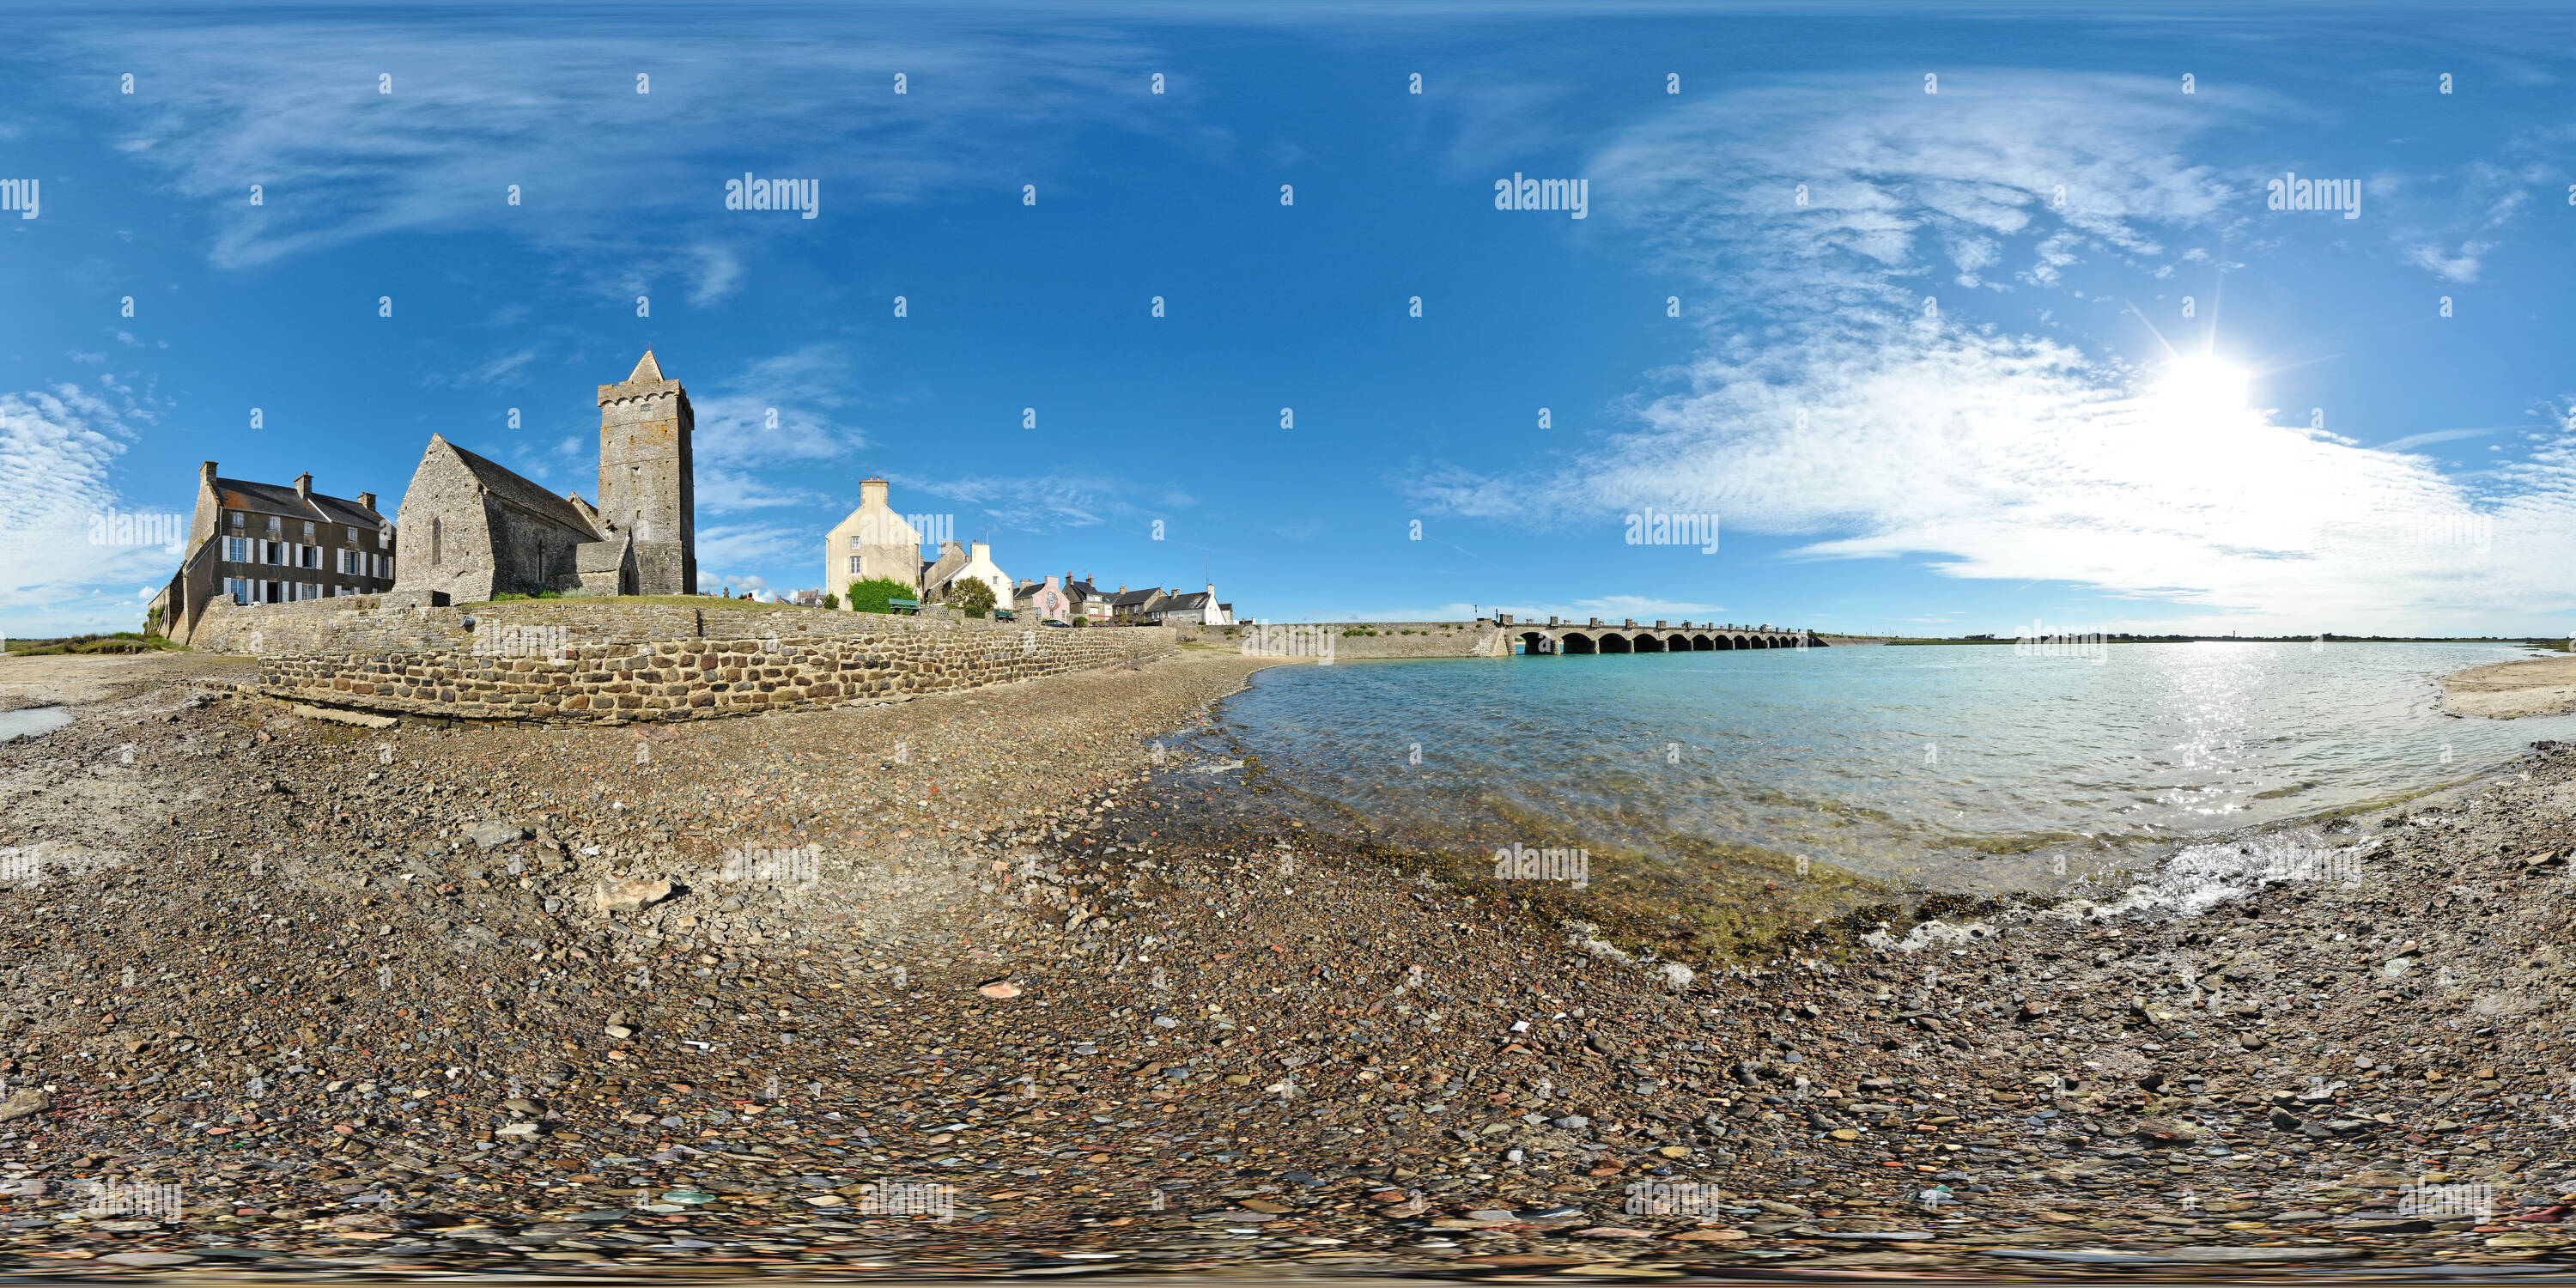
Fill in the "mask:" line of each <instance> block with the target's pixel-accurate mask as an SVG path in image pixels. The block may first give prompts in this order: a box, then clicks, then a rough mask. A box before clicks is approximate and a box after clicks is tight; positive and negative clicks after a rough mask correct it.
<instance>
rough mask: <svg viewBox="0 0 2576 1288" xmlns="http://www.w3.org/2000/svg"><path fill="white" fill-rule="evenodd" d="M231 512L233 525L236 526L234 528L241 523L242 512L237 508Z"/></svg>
mask: <svg viewBox="0 0 2576 1288" xmlns="http://www.w3.org/2000/svg"><path fill="white" fill-rule="evenodd" d="M231 513H232V516H233V526H234V527H236V528H238V527H240V526H241V525H242V512H241V511H239V510H234V511H232V512H231Z"/></svg>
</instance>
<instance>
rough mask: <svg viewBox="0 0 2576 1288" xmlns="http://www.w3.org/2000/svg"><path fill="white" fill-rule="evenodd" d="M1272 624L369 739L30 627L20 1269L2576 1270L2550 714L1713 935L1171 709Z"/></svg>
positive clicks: (382, 732) (5, 671) (1213, 715)
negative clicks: (1744, 937) (1681, 935)
mask: <svg viewBox="0 0 2576 1288" xmlns="http://www.w3.org/2000/svg"><path fill="white" fill-rule="evenodd" d="M1272 664H1274V663H1272V662H1268V661H1264V660H1259V659H1248V658H1242V657H1239V656H1235V655H1233V654H1230V653H1225V652H1221V651H1216V650H1202V649H1185V650H1183V651H1182V652H1181V653H1180V654H1179V655H1177V656H1174V657H1171V658H1167V659H1163V660H1159V661H1154V662H1147V663H1140V664H1136V665H1132V666H1122V667H1118V668H1112V669H1105V670H1099V671H1090V672H1082V673H1077V674H1069V675H1060V676H1053V677H1048V678H1045V679H1041V680H1035V681H1030V682H1026V683H1021V684H1016V685H1009V686H1001V687H995V688H990V689H982V690H975V691H971V692H964V693H955V694H945V695H940V696H936V697H924V698H917V699H914V700H912V701H909V702H900V703H886V704H879V705H874V706H866V707H849V708H839V709H832V710H825V711H815V712H804V713H794V714H777V715H768V716H761V717H756V718H748V719H739V720H725V721H711V722H704V723H697V724H691V725H687V726H682V727H677V728H669V727H651V728H645V727H587V726H586V727H578V728H520V727H505V726H494V725H475V724H467V723H442V722H437V721H429V722H422V721H417V720H409V719H406V720H404V721H402V722H401V723H400V724H398V725H396V726H394V727H391V728H383V729H373V728H362V727H355V726H352V725H349V724H345V723H341V722H339V721H337V720H334V719H330V718H327V717H322V716H316V715H298V714H296V713H295V712H294V710H293V709H292V708H291V707H289V706H287V705H285V704H281V703H279V702H276V701H273V700H271V699H267V698H263V697H260V696H257V695H255V694H252V693H250V692H249V691H248V683H249V681H250V678H251V677H250V668H249V664H248V663H247V662H241V661H226V660H223V659H212V658H206V657H202V656H190V655H169V656H146V657H140V658H130V659H128V658H101V659H77V660H74V659H41V660H39V659H10V660H6V661H0V695H5V696H6V697H7V698H8V699H9V700H10V704H13V705H28V704H35V703H42V702H46V701H54V702H61V703H64V704H65V705H67V706H69V707H70V708H71V709H72V710H73V712H74V715H75V719H74V720H73V721H72V723H70V724H69V725H67V726H65V727H63V728H60V729H58V730H55V731H53V732H51V733H47V734H44V735H42V736H40V737H33V738H25V739H20V740H17V741H14V742H10V743H7V744H0V785H5V790H6V793H7V799H8V800H9V801H10V805H9V807H8V809H7V811H6V814H5V816H0V863H6V864H7V865H8V866H6V867H0V941H5V943H6V951H5V953H0V1272H5V1273H10V1274H16V1275H29V1276H35V1275H41V1276H46V1277H61V1276H64V1275H67V1274H82V1275H136V1274H144V1275H149V1274H154V1273H175V1272H179V1271H181V1270H183V1269H184V1270H185V1271H186V1272H188V1273H199V1272H203V1271H207V1270H213V1269H222V1268H233V1267H238V1268H242V1269H254V1270H259V1271H293V1272H297V1273H318V1272H338V1271H347V1272H351V1273H360V1272H363V1273H374V1274H386V1273H400V1272H407V1271H417V1272H429V1271H439V1270H458V1269H464V1270H486V1271H488V1270H507V1271H510V1272H513V1273H535V1274H543V1273H562V1274H585V1275H597V1274H600V1273H604V1272H615V1271H616V1270H617V1269H618V1268H619V1267H632V1268H634V1269H635V1271H636V1272H637V1273H642V1272H644V1271H645V1269H646V1268H648V1267H650V1268H653V1269H654V1270H655V1272H656V1273H661V1272H665V1271H668V1272H682V1271H685V1272H686V1273H687V1274H690V1275H694V1276H723V1275H728V1274H748V1273H778V1272H780V1271H782V1270H788V1271H803V1272H814V1273H832V1274H836V1275H882V1276H888V1277H892V1276H902V1277H925V1276H942V1275H990V1274H997V1273H1116V1272H1122V1271H1123V1272H1130V1273H1161V1272H1178V1271H1191V1272H1199V1273H1205V1272H1209V1271H1219V1270H1240V1271H1244V1272H1246V1273H1252V1272H1261V1273H1281V1272H1287V1271H1289V1270H1291V1269H1294V1270H1295V1271H1296V1272H1298V1273H1303V1274H1329V1273H1332V1272H1335V1271H1346V1272H1365V1273H1369V1274H1373V1275H1377V1274H1390V1273H1392V1274H1407V1273H1412V1274H1435V1275H1439V1276H1441V1277H1448V1278H1456V1277H1462V1276H1463V1277H1475V1278H1498V1279H1514V1280H1519V1279H1526V1278H1528V1277H1531V1276H1538V1277H1547V1278H1559V1277H1562V1278H1576V1279H1582V1278H1659V1277H1675V1276H1687V1275H1693V1274H1707V1275H1733V1274H1741V1273H1746V1272H1747V1271H1748V1269H1749V1268H1752V1267H1759V1266H1788V1265H1794V1266H1795V1267H1797V1268H1799V1269H1801V1270H1805V1271H1812V1272H1814V1273H1818V1274H1827V1273H1843V1274H1851V1275H1855V1276H1861V1275H1871V1274H1881V1273H1887V1272H1891V1271H1896V1272H1925V1273H1932V1272H1938V1273H1952V1272H1955V1273H1962V1274H1973V1275H1977V1276H1980V1277H1986V1278H1999V1277H2014V1276H2032V1277H2063V1276H2066V1275H2075V1274H2092V1273H2096V1272H2102V1271H2117V1270H2131V1269H2163V1270H2171V1271H2179V1272H2193V1273H2224V1274H2226V1275H2228V1276H2231V1277H2242V1276H2246V1275H2252V1274H2261V1273H2273V1272H2278V1273H2295V1272H2313V1271H2315V1270H2317V1269H2318V1268H2321V1267H2328V1266H2332V1267H2336V1268H2341V1269H2357V1268H2363V1267H2369V1268H2373V1269H2386V1268H2405V1267H2422V1266H2429V1265H2432V1264H2434V1263H2448V1264H2462V1263H2489V1264H2493V1265H2497V1266H2505V1265H2519V1264H2521V1263H2530V1262H2548V1261H2554V1260H2557V1259H2559V1258H2561V1257H2563V1256H2566V1255H2568V1253H2567V1249H2568V1247H2569V1246H2570V1240H2569V1239H2568V1238H2566V1237H2565V1236H2564V1235H2563V1234H2562V1233H2561V1231H2562V1229H2563V1228H2564V1221H2563V1219H2564V1218H2565V1217H2566V1216H2567V1215H2568V1213H2569V1212H2570V1210H2571V1207H2576V1168H2571V1160H2570V1156H2569V1154H2568V1153H2567V1149H2566V1145H2567V1142H2568V1141H2569V1139H2570V1137H2571V1133H2576V1125H2571V1123H2570V1121H2569V1116H2570V1115H2571V1114H2576V1105H2571V1097H2572V1096H2576V1061H2571V1060H2570V1058H2569V1045H2568V1044H2569V1043H2570V1042H2571V1041H2576V1031H2571V1029H2570V1028H2569V1025H2570V1021H2571V1019H2576V1016H2571V1013H2570V1011H2569V1009H2568V1007H2569V1003H2570V998H2569V996H2568V994H2567V990H2566V986H2565V981H2566V979H2567V978H2568V963H2567V961H2566V953H2567V951H2568V950H2567V947H2566V945H2567V944H2568V943H2569V941H2570V933H2569V932H2570V931H2571V929H2576V878H2571V877H2570V875H2569V872H2570V864H2569V855H2570V853H2571V851H2576V835H2571V834H2570V833H2569V831H2568V829H2567V823H2566V819H2567V818H2568V817H2569V814H2570V810H2571V807H2576V751H2571V750H2569V749H2566V748H2559V747H2554V746H2547V745H2543V746H2540V747H2537V748H2535V749H2534V750H2533V751H2532V752H2531V753H2530V754H2528V755H2527V756H2525V757H2524V758H2523V759H2521V760H2520V761H2518V762H2517V763H2515V764H2512V765H2509V766H2506V767H2504V768H2503V769H2501V770H2500V771H2498V772H2496V773H2494V774H2492V775H2490V776H2488V777H2486V778H2484V779H2482V780H2480V781H2478V782H2476V783H2474V784H2471V785H2469V786H2466V787H2462V788H2459V789H2457V790H2454V791H2451V792H2447V793H2444V794H2442V795H2439V796H2436V797H2432V798H2427V799H2423V800H2416V801H2412V802H2409V803H2408V804H2407V805H2405V806H2404V807H2402V808H2398V809H2391V810H2385V811H2380V812H2375V813H2367V814H2357V815H2353V816H2350V817H2345V818H2341V819H2338V820H2336V821H2335V822H2333V823H2331V824H2329V825H2327V826H2326V827H2325V828H2324V829H2323V830H2315V831H2308V832H2302V833H2299V834H2297V835H2295V836H2285V837H2281V838H2274V839H2272V840H2270V841H2249V842H2248V843H2247V844H2245V845H2244V846H2243V847H2241V849H2238V850H2237V851H2236V852H2235V857H2231V856H2230V854H2229V853H2228V851H2227V850H2226V849H2225V848H2224V847H2202V849H2201V850H2200V851H2196V852H2195V853H2194V855H2193V857H2192V864H2191V865H2189V870H2186V871H2176V872H2171V873H2168V874H2166V875H2165V876H2164V877H2162V878H2160V879H2158V880H2156V881H2151V882H2148V883H2146V884H2144V885H2141V886H2140V887H2138V888H2136V889H2134V890H2123V891H2099V892H2096V893H2095V895H2094V897H2093V898H2091V899H2090V900H2076V901H2072V902H2067V901H2055V902H2043V901H2039V900H2035V899H1978V900H1964V899H1963V900H1957V901H1951V902H1947V903H1941V902H1937V901H1936V902H1935V903H1933V904H1930V905H1914V906H1912V907H1911V909H1910V912H1909V913H1908V915H1905V916H1902V917H1875V918H1873V917H1867V916H1861V915H1857V914H1855V915H1852V916H1848V917H1845V918H1842V919H1840V920H1836V921H1833V922H1830V923H1826V924H1823V925H1821V926H1807V927H1803V928H1801V929H1800V930H1799V931H1798V932H1797V933H1795V934H1792V935H1785V936H1783V937H1781V938H1779V939H1778V940H1776V941H1774V942H1772V943H1770V944H1767V945H1762V946H1758V947H1756V948H1754V949H1751V950H1748V951H1746V952H1744V953H1741V954H1737V955H1732V956H1729V957H1725V958H1712V957H1706V956H1694V955H1691V954H1689V953H1688V951H1687V950H1686V949H1685V948H1684V947H1682V946H1681V945H1680V944H1679V943H1677V942H1676V941H1675V940H1674V939H1673V938H1672V937H1671V936H1670V935H1668V934H1665V933H1663V932H1662V931H1661V930H1659V928H1658V927H1657V926H1656V925H1655V924H1652V920H1651V919H1650V918H1640V917H1638V916H1637V915H1636V914H1635V909H1634V905H1633V903H1622V902H1621V901H1618V900H1615V899H1608V898H1601V899H1595V898H1592V897H1591V896H1590V894H1589V893H1588V892H1586V891H1583V890H1576V889H1569V888H1566V887H1565V885H1564V884H1563V883H1549V882H1529V881H1513V880H1496V879H1494V878H1493V877H1492V875H1491V873H1490V872H1489V871H1486V870H1484V869H1483V868H1482V867H1481V866H1480V865H1479V863H1478V862H1477V861H1476V856H1475V855H1473V854H1472V853H1461V854H1449V855H1440V854H1422V853H1406V852H1397V851H1392V850H1388V849H1385V848H1383V847H1378V846H1371V845H1367V844H1363V843H1359V842H1355V841H1351V840H1347V839H1343V838H1340V837H1335V836H1329V835H1319V834H1316V833H1315V829H1309V828H1307V827H1305V826H1303V825H1302V824H1299V823H1297V822H1296V821H1294V820H1291V819H1286V818H1284V817H1275V816H1272V815H1269V814H1266V813H1265V811H1264V810H1263V808H1262V805H1261V801H1260V799H1259V797H1260V796H1261V794H1262V793H1263V792H1264V791H1265V790H1266V789H1265V788H1264V787H1263V785H1262V784H1261V783H1260V782H1259V777H1258V774H1257V772H1247V771H1248V770H1257V766H1247V765H1245V764H1244V763H1242V761H1240V760H1231V761H1230V760H1227V759H1222V758H1215V757H1209V756H1206V755H1205V754H1203V753H1202V754H1197V755H1192V754H1185V753H1183V752H1181V751H1180V750H1179V749H1178V748H1179V746H1180V745H1181V740H1180V739H1179V738H1178V737H1177V736H1176V735H1178V734H1180V733H1183V732H1185V731H1189V730H1192V729H1204V728H1206V727H1207V726H1208V725H1209V724H1210V723H1211V722H1214V721H1217V720H1220V719H1221V718H1222V711H1223V707H1222V700H1223V698H1224V697H1225V696H1226V695H1227V694H1229V693H1232V692H1234V691H1236V690H1237V689H1239V688H1241V687H1242V686H1243V685H1244V684H1246V683H1248V682H1257V680H1256V679H1255V673H1256V672H1257V671H1259V670H1260V669H1262V668H1263V667H1264V666H1267V665H1272ZM1390 665H1401V663H1395V664H1390ZM39 666H42V667H43V668H44V669H43V670H41V671H39V670H37V669H36V668H37V667H39ZM1167 744H1168V745H1167ZM1191 745H1194V746H1200V747H1204V746H1206V745H1208V740H1207V739H1196V740H1192V742H1191Z"/></svg>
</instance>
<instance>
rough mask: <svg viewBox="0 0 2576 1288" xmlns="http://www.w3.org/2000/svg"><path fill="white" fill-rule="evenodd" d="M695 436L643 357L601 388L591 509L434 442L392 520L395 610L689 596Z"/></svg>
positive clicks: (693, 589) (693, 587)
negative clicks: (547, 598) (542, 599)
mask: <svg viewBox="0 0 2576 1288" xmlns="http://www.w3.org/2000/svg"><path fill="white" fill-rule="evenodd" d="M696 427H697V417H696V415H695V413H693V412H692V411H690V409H689V394H688V391H687V390H685V389H683V388H681V387H680V382H679V381H676V380H667V379H664V378H663V376H662V368H661V366H660V364H658V363H656V362H655V361H654V360H653V354H652V351H651V350H646V351H645V354H644V358H643V361H641V362H638V363H636V364H635V370H634V373H633V374H631V375H629V376H627V377H626V379H624V380H622V381H619V382H618V383H616V384H613V385H601V386H599V504H598V505H596V506H593V505H592V504H590V503H589V502H587V501H584V500H582V499H581V497H579V496H578V495H571V496H556V495H555V494H553V493H551V492H548V491H546V490H545V489H544V488H542V487H539V486H537V485H536V484H534V483H531V482H529V481H528V480H526V479H524V478H521V477H520V476H519V475H518V474H516V473H514V472H512V471H511V470H509V469H507V468H505V467H503V466H501V465H499V464H496V463H494V462H493V461H491V460H489V459H486V458H484V457H481V456H477V455H475V454H474V453H472V452H469V451H466V450H465V449H464V448H461V447H458V446H457V445H455V444H454V443H451V442H448V441H447V438H446V436H444V435H438V434H433V435H431V436H430V440H429V448H428V450H427V451H424V452H423V453H421V458H420V466H419V468H417V469H415V470H413V471H412V476H411V486H410V488H409V489H408V490H406V491H405V492H404V493H403V501H402V509H401V510H400V511H399V512H398V513H397V515H396V518H395V521H394V523H395V530H396V541H397V544H398V545H400V548H401V549H403V551H404V553H405V556H406V557H405V558H404V560H403V561H402V563H401V564H400V565H399V567H398V569H397V572H398V574H399V575H398V576H397V577H396V579H395V581H394V588H393V591H392V593H391V602H394V603H419V604H463V603H472V602H475V601H479V600H488V599H490V598H492V597H493V596H495V595H509V594H516V595H535V594H537V593H538V592H540V591H549V590H551V591H555V592H557V593H560V594H565V595H694V594H696V593H697V590H698V552H697V513H696V510H697V492H696V487H695V484H694V482H693V480H692V477H691V467H690V459H689V437H690V435H691V434H692V433H693V432H694V431H695V429H696ZM411 542H417V543H418V544H417V545H411V544H403V543H411Z"/></svg>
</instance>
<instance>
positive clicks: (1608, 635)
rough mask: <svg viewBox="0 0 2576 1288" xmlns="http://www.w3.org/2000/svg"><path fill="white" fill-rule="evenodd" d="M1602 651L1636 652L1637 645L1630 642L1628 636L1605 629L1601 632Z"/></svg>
mask: <svg viewBox="0 0 2576 1288" xmlns="http://www.w3.org/2000/svg"><path fill="white" fill-rule="evenodd" d="M1601 651H1602V652H1604V653H1634V652H1636V651H1637V649H1636V646H1635V645H1633V644H1630V643H1629V642H1628V637H1627V636H1625V635H1621V634H1619V633H1618V632H1617V631H1603V632H1602V633H1601Z"/></svg>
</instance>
